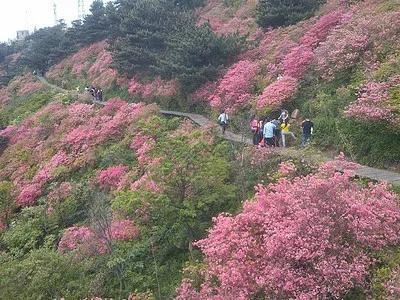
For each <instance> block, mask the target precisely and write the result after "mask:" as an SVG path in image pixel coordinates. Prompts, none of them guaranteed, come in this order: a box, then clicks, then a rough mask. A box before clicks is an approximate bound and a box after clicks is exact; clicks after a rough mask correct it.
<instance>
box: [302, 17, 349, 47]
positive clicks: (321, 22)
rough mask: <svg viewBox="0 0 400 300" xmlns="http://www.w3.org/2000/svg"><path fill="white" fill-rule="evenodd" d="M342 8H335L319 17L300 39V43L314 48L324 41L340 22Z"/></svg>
mask: <svg viewBox="0 0 400 300" xmlns="http://www.w3.org/2000/svg"><path fill="white" fill-rule="evenodd" d="M343 15H344V12H343V10H341V9H340V10H335V11H333V12H330V13H328V14H326V15H324V16H322V17H320V18H319V19H318V20H317V21H316V22H315V24H314V25H313V26H312V27H311V29H310V30H308V31H307V33H306V34H305V35H304V36H303V37H302V38H301V39H300V44H301V45H305V46H307V47H311V48H315V47H317V46H318V45H319V44H320V43H321V42H323V41H325V39H326V38H327V37H328V35H329V33H330V32H331V30H332V29H334V28H335V27H336V26H337V25H338V24H340V23H341V21H342V19H343Z"/></svg>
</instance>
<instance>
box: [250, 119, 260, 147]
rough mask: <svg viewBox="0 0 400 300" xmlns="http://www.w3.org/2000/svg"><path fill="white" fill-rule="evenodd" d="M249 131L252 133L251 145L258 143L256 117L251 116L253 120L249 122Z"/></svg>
mask: <svg viewBox="0 0 400 300" xmlns="http://www.w3.org/2000/svg"><path fill="white" fill-rule="evenodd" d="M250 128H251V133H252V134H253V145H254V146H256V145H258V143H259V138H258V132H259V130H260V128H259V127H258V120H257V118H256V117H253V120H251V122H250Z"/></svg>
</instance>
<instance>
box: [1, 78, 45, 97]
mask: <svg viewBox="0 0 400 300" xmlns="http://www.w3.org/2000/svg"><path fill="white" fill-rule="evenodd" d="M43 87H44V85H43V84H42V83H41V82H40V81H38V80H37V79H36V78H35V77H34V76H33V75H32V74H30V73H26V74H23V75H20V76H17V77H15V78H14V79H13V80H12V81H11V82H10V83H9V84H8V86H7V88H5V89H4V92H5V96H4V97H5V98H6V99H5V100H7V98H9V97H10V96H11V94H15V95H16V96H18V97H25V96H27V95H30V94H32V93H34V92H37V91H38V90H41V89H43ZM7 96H8V97H7Z"/></svg>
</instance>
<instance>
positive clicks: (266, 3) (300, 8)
mask: <svg viewBox="0 0 400 300" xmlns="http://www.w3.org/2000/svg"><path fill="white" fill-rule="evenodd" d="M324 2H326V1H325V0H295V1H293V0H260V1H259V2H258V4H257V12H256V14H257V23H258V25H260V26H261V27H270V26H272V27H278V26H286V25H291V24H295V23H297V22H299V21H301V20H304V19H307V18H309V17H310V16H312V15H313V13H314V12H315V11H316V10H317V8H318V7H319V6H320V5H321V4H322V3H324Z"/></svg>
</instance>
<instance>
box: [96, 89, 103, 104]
mask: <svg viewBox="0 0 400 300" xmlns="http://www.w3.org/2000/svg"><path fill="white" fill-rule="evenodd" d="M97 98H98V100H99V101H101V102H103V90H102V89H99V90H98V91H97Z"/></svg>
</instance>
